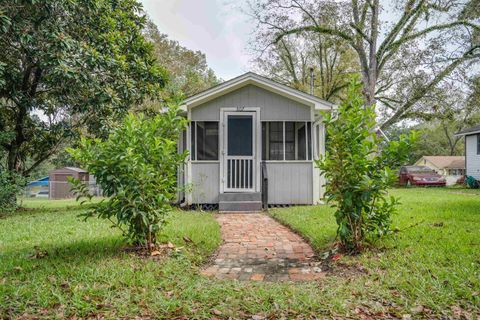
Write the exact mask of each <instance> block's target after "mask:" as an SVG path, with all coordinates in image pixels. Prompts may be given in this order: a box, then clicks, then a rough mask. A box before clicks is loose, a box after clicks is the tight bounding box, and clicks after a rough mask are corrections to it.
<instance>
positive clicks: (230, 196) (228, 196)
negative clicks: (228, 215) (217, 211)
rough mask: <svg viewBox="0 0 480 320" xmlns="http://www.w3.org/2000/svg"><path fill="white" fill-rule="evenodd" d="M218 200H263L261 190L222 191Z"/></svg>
mask: <svg viewBox="0 0 480 320" xmlns="http://www.w3.org/2000/svg"><path fill="white" fill-rule="evenodd" d="M218 200H219V201H220V202H222V201H225V202H236V201H260V202H261V201H262V194H261V193H260V192H237V193H220V195H219V198H218Z"/></svg>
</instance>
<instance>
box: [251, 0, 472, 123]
mask: <svg viewBox="0 0 480 320" xmlns="http://www.w3.org/2000/svg"><path fill="white" fill-rule="evenodd" d="M331 3H334V1H328V0H324V1H313V0H252V1H251V7H252V8H253V12H252V13H253V16H254V17H255V19H256V20H257V21H258V22H259V25H258V28H262V29H263V32H264V33H265V34H270V38H269V39H270V41H268V42H267V43H268V44H270V45H278V44H279V43H281V41H282V40H283V39H284V38H286V37H288V36H290V35H303V34H306V33H309V34H313V35H319V36H320V35H321V36H325V37H331V38H334V39H337V40H339V41H342V42H343V43H345V44H346V45H348V46H349V47H350V48H351V49H352V50H353V51H354V52H355V55H356V59H357V61H358V64H359V67H360V68H359V73H360V74H361V75H362V83H363V94H364V96H365V101H366V103H367V104H368V105H371V104H374V103H376V102H380V104H381V108H380V110H381V111H382V116H383V117H382V123H381V126H382V128H388V127H389V126H391V125H393V124H395V123H397V122H398V121H400V120H402V119H406V118H408V117H409V114H410V112H412V111H415V108H416V107H417V106H418V102H420V101H421V100H422V99H423V98H424V97H425V96H426V95H427V94H428V93H429V92H430V91H431V90H433V89H434V88H436V87H437V86H438V85H439V84H440V83H441V82H442V81H443V80H444V79H445V78H446V77H448V76H450V75H451V74H452V73H453V72H454V71H455V70H457V68H459V67H460V66H467V67H468V66H473V65H475V63H478V62H479V61H480V25H479V18H480V10H478V0H470V1H461V0H451V1H436V0H402V1H396V2H390V3H387V2H386V1H385V2H384V1H382V3H381V2H380V0H371V1H370V0H351V1H339V2H337V3H338V5H339V6H342V7H343V8H344V10H345V16H344V18H343V19H337V20H335V21H333V22H328V20H322V19H319V17H320V16H321V11H322V8H323V7H324V6H327V5H330V4H331ZM386 10H389V12H388V13H389V17H390V18H389V19H384V18H382V16H381V14H380V13H381V12H385V11H386ZM399 93H402V95H401V96H400V99H399V98H398V97H399Z"/></svg>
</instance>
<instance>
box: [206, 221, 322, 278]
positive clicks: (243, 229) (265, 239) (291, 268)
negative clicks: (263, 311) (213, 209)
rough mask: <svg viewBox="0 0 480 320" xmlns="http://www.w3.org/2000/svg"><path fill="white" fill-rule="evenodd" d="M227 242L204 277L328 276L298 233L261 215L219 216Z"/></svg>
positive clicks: (224, 239) (225, 241)
mask: <svg viewBox="0 0 480 320" xmlns="http://www.w3.org/2000/svg"><path fill="white" fill-rule="evenodd" d="M217 220H218V222H219V223H220V225H221V229H222V238H223V241H224V243H223V244H222V245H221V246H220V248H219V251H218V254H217V256H216V257H215V259H214V261H213V264H212V265H209V266H207V267H206V268H205V269H204V270H203V271H202V274H204V275H206V276H213V277H216V278H219V279H237V280H252V281H305V280H315V279H319V278H321V277H323V276H325V273H324V272H322V270H321V268H320V263H319V262H317V261H316V260H315V259H314V252H313V250H312V248H311V247H310V246H309V245H308V244H307V243H306V242H305V241H304V240H303V239H302V238H301V237H300V236H299V235H297V234H295V233H294V232H292V231H291V230H290V229H288V228H287V227H285V226H283V225H281V224H280V223H278V222H277V221H275V220H274V219H272V218H270V217H268V216H266V215H263V214H260V213H243V214H242V213H229V214H221V215H218V216H217Z"/></svg>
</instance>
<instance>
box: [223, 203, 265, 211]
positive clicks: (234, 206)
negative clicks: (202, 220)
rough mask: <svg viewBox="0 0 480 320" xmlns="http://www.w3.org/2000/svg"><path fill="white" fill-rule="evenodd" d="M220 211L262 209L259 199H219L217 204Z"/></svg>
mask: <svg viewBox="0 0 480 320" xmlns="http://www.w3.org/2000/svg"><path fill="white" fill-rule="evenodd" d="M218 211H220V212H238V211H247V212H249V211H250V212H251V211H262V202H261V201H230V202H229V201H221V202H220V203H219V204H218Z"/></svg>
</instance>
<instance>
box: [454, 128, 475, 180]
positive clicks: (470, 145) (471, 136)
mask: <svg viewBox="0 0 480 320" xmlns="http://www.w3.org/2000/svg"><path fill="white" fill-rule="evenodd" d="M456 136H463V137H465V168H466V175H467V176H472V177H474V178H475V179H477V180H480V124H479V125H476V126H474V127H471V128H468V129H465V130H462V131H460V132H457V134H456Z"/></svg>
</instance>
